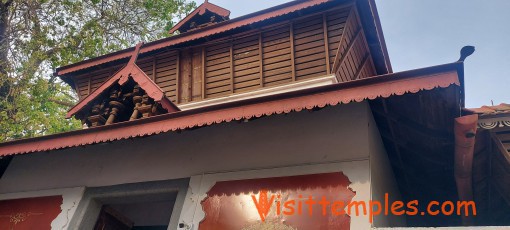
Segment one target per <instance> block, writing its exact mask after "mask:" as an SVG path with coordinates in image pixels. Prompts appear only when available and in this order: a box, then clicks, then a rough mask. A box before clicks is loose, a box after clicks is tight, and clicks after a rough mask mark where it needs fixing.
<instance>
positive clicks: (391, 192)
mask: <svg viewBox="0 0 510 230" xmlns="http://www.w3.org/2000/svg"><path fill="white" fill-rule="evenodd" d="M367 117H368V130H369V131H368V144H369V152H370V182H371V189H372V191H371V197H370V198H371V200H374V201H379V202H381V204H382V205H384V199H385V198H384V196H385V194H386V193H387V194H388V198H389V199H388V201H389V204H391V203H392V202H394V201H402V197H401V195H400V191H399V190H398V186H397V181H396V180H395V176H394V174H393V170H392V168H391V165H390V161H389V159H388V155H387V154H386V149H385V148H384V144H383V142H382V139H381V136H380V134H379V130H378V128H377V124H376V123H375V120H374V117H373V116H372V113H371V112H370V111H368V115H367ZM372 226H373V227H396V226H399V227H401V226H406V220H405V216H394V215H391V214H390V215H388V216H386V215H377V216H374V220H373V225H372Z"/></svg>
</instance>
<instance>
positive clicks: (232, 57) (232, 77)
mask: <svg viewBox="0 0 510 230" xmlns="http://www.w3.org/2000/svg"><path fill="white" fill-rule="evenodd" d="M230 92H231V93H234V41H232V42H231V43H230Z"/></svg>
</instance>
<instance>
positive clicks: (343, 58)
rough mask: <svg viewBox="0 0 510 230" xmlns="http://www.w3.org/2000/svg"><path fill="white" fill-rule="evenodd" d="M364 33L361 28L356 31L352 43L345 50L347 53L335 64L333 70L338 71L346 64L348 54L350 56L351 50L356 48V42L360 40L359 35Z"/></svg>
mask: <svg viewBox="0 0 510 230" xmlns="http://www.w3.org/2000/svg"><path fill="white" fill-rule="evenodd" d="M362 31H363V29H362V28H361V27H358V29H357V30H356V33H355V35H354V36H353V37H352V40H351V42H350V43H349V45H348V46H347V49H346V50H345V53H344V54H343V56H342V57H340V60H339V61H338V62H335V63H334V64H333V69H337V68H340V66H342V64H343V63H344V61H345V59H346V58H347V56H348V55H347V54H349V52H350V51H351V49H352V47H353V46H354V44H356V41H357V40H358V38H359V35H360V34H361V33H362Z"/></svg>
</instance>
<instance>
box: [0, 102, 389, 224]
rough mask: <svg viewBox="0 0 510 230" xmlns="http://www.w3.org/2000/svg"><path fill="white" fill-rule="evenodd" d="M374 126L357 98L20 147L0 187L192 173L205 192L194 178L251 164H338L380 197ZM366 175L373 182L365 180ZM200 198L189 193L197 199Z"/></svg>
mask: <svg viewBox="0 0 510 230" xmlns="http://www.w3.org/2000/svg"><path fill="white" fill-rule="evenodd" d="M374 127H376V126H375V123H374V121H373V118H372V116H371V112H370V108H369V106H368V103H366V102H362V103H350V104H347V105H339V106H334V107H327V108H324V109H322V110H319V111H315V112H308V111H302V112H293V113H290V114H287V115H273V116H269V117H264V118H260V119H256V120H253V121H250V122H247V123H244V122H243V123H239V122H230V123H224V124H219V125H213V126H210V127H204V128H200V129H196V130H191V131H183V132H181V133H176V132H171V133H166V134H160V135H155V136H151V137H146V138H135V139H132V140H123V141H116V142H113V143H108V144H98V145H92V146H87V147H78V148H72V149H66V150H60V151H52V152H45V153H35V154H27V155H21V156H16V157H15V158H14V159H13V160H12V162H11V164H10V166H9V167H8V169H7V171H6V172H5V174H4V176H3V177H2V180H0V194H5V193H11V194H16V193H18V192H26V191H35V192H30V193H23V194H25V196H27V197H31V196H36V195H37V194H38V193H39V192H38V191H40V190H48V189H60V188H68V187H98V186H108V185H116V184H126V183H136V182H146V181H157V180H171V179H178V178H189V177H192V180H191V181H190V189H191V190H192V192H193V191H201V192H204V191H205V188H206V187H207V186H206V187H203V186H202V187H199V189H197V187H196V185H195V184H194V183H197V181H198V180H200V181H201V180H202V179H204V181H209V182H208V183H211V181H214V180H216V179H217V178H218V176H219V177H224V176H225V175H227V177H228V178H230V177H231V178H241V177H242V178H249V177H253V172H254V171H253V170H258V171H256V172H257V173H255V174H259V175H270V174H271V176H273V177H274V176H278V175H281V176H285V175H298V174H303V172H310V173H318V172H331V171H343V172H344V173H345V174H346V175H347V176H348V177H349V179H350V180H351V181H353V178H356V179H355V181H353V182H354V183H353V184H352V186H351V187H352V188H353V190H355V191H356V192H357V193H356V197H355V198H354V200H357V201H368V200H369V199H370V198H371V197H372V198H373V199H375V198H378V196H380V192H379V191H391V193H393V194H397V192H395V191H394V190H393V187H394V186H393V185H394V184H392V183H393V182H394V181H392V180H388V179H387V178H386V177H387V176H392V175H391V173H390V171H388V167H389V166H388V165H385V164H387V159H384V157H383V156H384V155H383V154H385V152H384V148H383V147H382V143H381V141H380V138H379V134H378V131H377V128H374ZM369 159H370V161H369ZM375 161H377V162H376V163H374V162H375ZM358 164H359V165H358ZM369 165H370V166H369ZM375 170H377V173H376V172H375ZM262 172H264V173H262ZM289 173H290V174H289ZM202 175H204V176H202ZM250 175H251V176H250ZM370 179H372V182H371V183H372V184H374V186H375V187H374V188H371V187H370V186H371V183H370ZM386 183H388V184H386ZM210 186H212V184H210ZM381 189H382V190H381ZM18 194H19V193H18ZM195 195H198V194H195ZM192 197H193V195H190V197H188V198H190V199H191V198H192ZM188 198H187V199H186V200H187V201H188ZM199 199H201V197H196V199H195V198H193V200H194V202H197V201H198V200H199ZM188 202H189V201H188ZM197 204H198V203H191V204H190V203H188V204H185V206H184V209H183V211H182V214H181V217H182V218H184V219H183V221H191V222H190V223H193V222H194V221H195V219H189V215H190V212H193V215H194V214H195V213H194V212H195V211H196V210H195V209H194V208H193V206H195V207H196V205H197ZM186 218H187V219H186ZM392 221H393V219H392V218H382V219H377V220H376V223H381V225H380V226H384V225H386V224H387V223H392ZM352 226H356V227H355V228H352V229H359V228H357V227H362V229H364V228H365V227H368V228H369V227H370V224H369V222H368V217H365V216H361V217H353V219H352Z"/></svg>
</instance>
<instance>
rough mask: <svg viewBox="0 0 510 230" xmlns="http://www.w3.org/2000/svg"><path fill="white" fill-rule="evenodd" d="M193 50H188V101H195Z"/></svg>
mask: <svg viewBox="0 0 510 230" xmlns="http://www.w3.org/2000/svg"><path fill="white" fill-rule="evenodd" d="M193 53H194V52H193V49H188V57H189V65H188V67H189V69H188V101H187V102H190V101H193Z"/></svg>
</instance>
